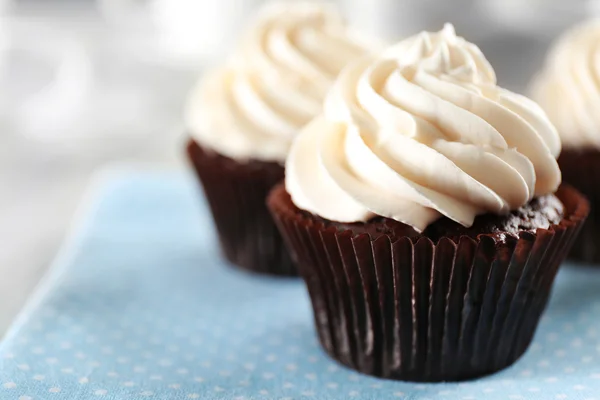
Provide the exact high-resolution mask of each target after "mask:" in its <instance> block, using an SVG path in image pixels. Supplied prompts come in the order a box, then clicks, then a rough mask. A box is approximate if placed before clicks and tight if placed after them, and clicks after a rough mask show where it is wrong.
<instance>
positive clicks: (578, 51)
mask: <svg viewBox="0 0 600 400" xmlns="http://www.w3.org/2000/svg"><path fill="white" fill-rule="evenodd" d="M598 43H600V20H592V21H587V22H585V23H583V24H581V25H580V26H576V27H575V28H573V29H571V30H570V31H568V32H567V33H565V34H564V35H563V37H562V38H560V39H559V40H558V42H557V43H556V44H555V45H554V47H553V48H552V50H551V51H550V53H549V55H548V57H547V60H546V65H545V67H544V69H543V70H542V71H541V73H540V74H538V75H537V76H536V78H535V79H534V81H533V84H532V96H533V98H534V99H535V100H536V101H537V102H538V103H539V104H540V105H541V106H542V108H544V110H545V111H546V113H547V114H548V117H549V118H550V120H551V121H552V122H553V123H554V125H555V126H556V128H557V130H558V133H559V135H560V137H561V141H562V143H563V150H562V152H561V154H560V157H559V158H558V163H559V165H560V168H561V170H562V174H563V181H564V182H566V183H568V184H570V185H572V186H573V187H575V188H577V189H578V190H579V191H580V192H581V193H583V194H584V195H585V196H587V198H588V199H589V201H590V203H591V211H590V216H589V217H588V219H587V222H586V223H585V225H584V226H583V228H582V232H581V237H580V239H579V240H577V242H576V243H575V244H574V245H573V250H572V251H571V253H570V255H569V258H571V259H573V260H576V261H581V262H587V263H594V264H597V263H600V246H598V242H599V241H600V189H597V188H598V187H599V183H600V114H599V113H598V109H599V108H600V58H599V57H598Z"/></svg>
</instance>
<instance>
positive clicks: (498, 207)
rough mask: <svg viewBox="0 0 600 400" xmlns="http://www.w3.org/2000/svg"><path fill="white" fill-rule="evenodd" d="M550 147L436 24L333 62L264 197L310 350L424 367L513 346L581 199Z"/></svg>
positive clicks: (540, 126) (418, 375)
mask: <svg viewBox="0 0 600 400" xmlns="http://www.w3.org/2000/svg"><path fill="white" fill-rule="evenodd" d="M559 151H560V141H559V138H558V135H557V133H556V131H555V129H554V127H553V125H552V124H551V123H550V121H549V120H548V118H547V117H546V115H545V114H544V112H543V111H542V110H541V109H540V108H539V107H538V106H537V105H536V104H535V103H534V102H532V101H531V100H529V99H527V98H525V97H523V96H520V95H517V94H515V93H512V92H509V91H507V90H504V89H502V88H500V87H498V86H497V84H496V77H495V74H494V70H493V69H492V67H491V66H490V64H489V63H488V61H487V60H486V58H485V57H484V55H483V54H482V53H481V51H480V50H479V49H478V48H477V47H476V46H475V45H474V44H471V43H469V42H467V41H465V40H464V39H463V38H460V37H457V36H456V34H455V32H454V29H453V27H452V26H451V25H446V26H445V27H444V29H443V30H442V31H441V32H437V33H428V32H424V33H420V34H418V35H416V36H414V37H411V38H408V39H406V40H404V41H402V42H400V43H399V44H398V45H396V46H394V47H391V48H390V49H388V50H387V51H384V52H383V53H381V54H380V55H379V56H377V57H374V58H368V59H364V60H361V61H359V62H356V63H353V64H351V65H350V66H348V67H347V68H345V69H344V70H343V71H342V73H341V74H340V76H339V78H338V80H337V81H336V83H335V84H334V86H333V88H332V89H331V91H330V93H329V94H328V96H327V100H326V103H325V107H324V111H323V113H322V115H319V116H318V117H316V118H315V119H314V120H313V121H311V122H310V123H309V124H308V125H307V126H306V128H305V129H303V130H302V131H301V132H300V134H299V135H298V137H297V138H296V140H295V141H294V143H293V145H292V148H291V150H290V154H289V156H288V159H287V163H286V178H285V184H280V185H278V186H276V187H275V188H274V189H273V191H272V192H271V193H270V195H269V199H268V205H269V207H270V209H271V212H272V213H273V216H274V217H275V220H276V222H277V225H278V226H279V228H280V230H281V232H282V234H283V236H284V238H285V240H286V243H287V245H288V247H289V248H290V250H291V253H292V256H293V258H294V259H295V260H297V262H298V268H299V271H300V273H301V275H302V277H303V278H304V280H305V281H306V284H307V287H308V291H309V294H310V298H311V301H312V306H313V310H314V316H315V324H316V329H317V331H318V335H319V339H320V342H321V344H322V346H323V348H324V349H325V351H326V352H327V353H328V354H329V355H330V356H331V357H332V358H334V359H335V360H337V361H339V362H340V363H342V364H345V365H347V366H348V367H350V368H353V369H356V370H358V371H360V372H363V373H366V374H369V375H375V376H380V377H385V378H391V379H400V380H411V381H427V382H433V381H457V380H464V379H469V378H475V377H479V376H482V375H486V374H489V373H492V372H495V371H498V370H500V369H502V368H504V367H506V366H508V365H510V364H512V363H513V362H514V361H515V360H517V359H518V358H519V357H520V356H521V355H522V354H523V353H524V352H525V350H526V349H527V347H528V345H529V343H530V342H531V339H532V337H533V334H534V332H535V329H536V326H537V324H538V321H539V318H540V315H541V313H542V311H543V309H544V307H545V305H546V302H547V300H548V296H549V294H550V289H551V286H552V283H553V281H554V277H555V275H556V272H557V269H558V267H559V265H560V263H561V262H562V261H563V259H564V258H565V256H566V253H567V251H568V250H569V249H570V247H571V244H572V242H573V240H574V238H575V235H576V234H577V233H578V229H579V227H580V226H581V224H582V222H583V221H584V219H585V217H586V215H587V213H588V204H587V201H586V200H585V198H584V197H583V196H582V195H580V194H579V193H578V192H577V191H576V190H575V189H572V188H571V187H569V186H560V183H561V173H560V170H559V168H558V165H557V162H556V159H555V157H556V155H557V154H558V153H559Z"/></svg>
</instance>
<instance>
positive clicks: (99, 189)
mask: <svg viewBox="0 0 600 400" xmlns="http://www.w3.org/2000/svg"><path fill="white" fill-rule="evenodd" d="M89 197H90V200H88V201H87V204H86V206H85V207H84V210H86V211H85V212H84V215H83V217H82V223H80V224H79V226H78V227H77V228H76V229H74V231H73V233H72V235H71V237H70V239H69V240H68V241H67V243H66V244H65V246H64V248H63V251H62V253H61V255H60V257H59V258H58V260H57V261H56V263H55V265H54V266H53V268H52V270H51V273H50V275H49V276H48V277H47V278H46V279H45V280H44V283H43V284H42V285H41V287H40V288H39V289H38V290H37V292H36V294H35V295H34V297H33V299H32V301H31V302H30V303H29V305H28V306H27V307H26V308H25V310H24V311H23V313H22V314H21V316H20V317H19V318H18V320H17V322H16V323H15V324H14V325H13V326H12V328H11V329H10V332H9V333H8V335H7V337H6V339H5V340H4V342H3V343H2V344H1V346H0V399H3V400H4V399H7V400H9V399H15V400H17V399H18V400H32V399H36V400H37V399H77V400H82V399H83V400H85V399H182V400H183V399H224V400H225V399H226V400H233V399H236V400H249V399H288V400H289V399H325V400H326V399H353V398H356V399H419V400H426V399H449V400H451V399H452V400H453V399H464V400H467V399H473V400H474V399H486V400H496V399H502V400H507V399H508V400H516V399H532V400H535V399H539V400H549V399H550V400H553V399H561V400H592V399H597V400H600V318H599V317H600V290H599V289H600V268H599V269H598V270H595V269H593V268H583V267H572V266H564V267H563V270H562V272H561V273H560V275H559V278H558V281H557V283H556V286H555V290H554V294H553V298H552V302H551V304H550V306H549V308H548V310H547V312H546V315H545V317H544V318H543V320H542V323H541V325H540V327H539V329H538V332H537V336H536V339H535V342H534V343H533V345H532V346H531V348H530V350H529V351H528V352H527V353H526V355H525V356H524V357H523V358H522V359H521V360H520V361H518V362H517V363H516V364H515V365H514V366H513V367H511V368H509V369H507V370H505V371H503V372H501V373H498V374H496V375H493V376H490V377H487V378H484V379H480V380H477V381H473V382H465V383H459V384H455V383H451V384H414V383H403V382H392V381H385V380H380V379H376V378H371V377H366V376H362V375H360V374H357V373H354V372H352V371H350V370H348V369H346V368H344V367H341V366H339V365H338V364H336V363H335V362H333V361H331V360H330V359H329V358H328V357H326V356H325V355H324V354H323V352H322V351H321V349H320V348H319V345H318V343H317V341H316V337H315V333H314V330H313V322H312V315H311V312H310V307H309V302H308V297H307V295H306V293H305V290H304V286H303V284H302V282H301V281H299V280H290V279H274V278H265V277H257V276H252V275H248V274H246V273H243V272H239V271H236V270H234V269H232V268H229V267H228V266H227V265H225V264H224V263H223V261H222V260H220V258H219V256H218V251H217V250H216V248H215V247H216V246H215V245H216V242H215V239H214V237H213V232H212V227H211V225H210V219H209V216H208V214H207V211H206V209H205V205H204V203H203V202H202V201H201V197H200V196H199V192H198V190H197V186H196V182H195V181H194V180H193V178H192V177H190V176H188V175H186V174H183V173H175V172H171V173H167V172H164V173H163V172H145V173H144V172H122V173H112V174H108V175H105V176H104V178H102V179H100V180H99V183H97V184H96V185H95V189H93V190H92V194H91V195H90V196H89ZM5 279H10V277H5Z"/></svg>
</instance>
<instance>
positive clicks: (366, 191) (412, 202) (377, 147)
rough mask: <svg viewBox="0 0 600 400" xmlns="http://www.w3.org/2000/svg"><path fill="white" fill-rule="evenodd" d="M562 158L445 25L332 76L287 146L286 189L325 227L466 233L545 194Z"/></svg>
mask: <svg viewBox="0 0 600 400" xmlns="http://www.w3.org/2000/svg"><path fill="white" fill-rule="evenodd" d="M560 148H561V143H560V140H559V137H558V134H557V133H556V130H555V128H554V127H553V125H552V124H551V122H550V121H549V119H548V118H547V116H546V115H545V113H544V112H543V111H542V109H541V108H540V107H539V106H538V105H537V104H536V103H534V102H533V101H531V100H529V99H527V98H525V97H523V96H520V95H518V94H515V93H512V92H510V91H507V90H504V89H502V88H500V87H498V86H497V84H496V76H495V73H494V70H493V69H492V67H491V66H490V64H489V63H488V61H487V60H486V58H485V57H484V55H483V54H482V53H481V51H480V50H479V48H478V47H477V46H475V45H474V44H471V43H469V42H467V41H465V40H464V39H463V38H460V37H457V36H456V34H455V32H454V28H453V27H452V25H449V24H448V25H446V26H445V27H444V29H443V30H442V31H440V32H437V33H428V32H424V33H421V34H418V35H416V36H413V37H411V38H408V39H406V40H404V41H402V42H400V43H399V44H397V45H395V46H393V47H391V48H389V49H388V50H386V51H384V52H383V53H381V54H380V55H379V56H376V57H366V58H364V59H362V60H360V61H358V62H355V63H352V64H351V65H349V66H348V67H347V68H345V69H344V70H343V71H342V73H341V74H340V76H339V78H338V80H337V81H336V83H335V84H334V86H333V88H332V89H331V91H330V93H329V95H328V96H327V100H326V103H325V108H324V112H323V113H322V114H321V115H319V116H318V117H317V118H315V119H314V120H312V122H311V123H310V124H309V125H307V127H306V128H305V129H303V130H302V131H301V133H300V134H299V135H298V137H297V138H296V140H295V141H294V144H293V145H292V149H291V150H290V154H289V156H288V159H287V162H286V189H287V191H288V192H289V193H290V195H291V197H292V201H293V202H294V203H295V204H296V206H298V207H299V208H301V209H304V210H306V211H309V212H311V213H313V214H316V215H318V216H320V217H323V218H326V219H329V220H333V221H338V222H358V221H366V220H368V219H370V218H372V217H374V216H383V217H388V218H392V219H395V220H397V221H400V222H403V223H406V224H408V225H411V226H413V227H414V228H415V229H416V230H418V231H422V230H424V229H425V228H426V227H427V225H429V224H430V223H431V222H433V221H435V220H437V219H438V218H440V217H441V216H447V217H448V218H450V219H452V220H454V221H457V222H458V223H460V224H462V225H464V226H470V225H471V224H472V223H473V220H474V218H475V216H476V215H478V214H483V213H488V212H491V213H497V214H504V213H507V212H509V211H510V210H513V209H517V208H519V207H520V206H522V205H524V204H526V203H527V202H528V201H530V200H531V199H532V198H533V197H534V196H538V195H543V194H547V193H552V192H554V191H555V190H556V189H557V188H558V186H559V184H560V181H561V174H560V170H559V168H558V165H557V162H556V157H557V156H558V154H559V152H560Z"/></svg>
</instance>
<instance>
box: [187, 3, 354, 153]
mask: <svg viewBox="0 0 600 400" xmlns="http://www.w3.org/2000/svg"><path fill="white" fill-rule="evenodd" d="M365 49H366V45H365V44H364V43H363V42H362V41H361V40H360V39H358V38H357V37H356V35H355V34H354V33H353V32H351V31H350V30H349V29H348V28H347V27H346V26H345V24H344V22H343V20H342V18H341V16H340V15H339V14H338V12H337V11H336V10H335V9H334V8H333V7H330V6H327V5H324V4H317V3H310V2H307V3H304V2H294V3H292V2H290V3H278V4H272V5H270V6H269V7H267V8H266V9H265V10H263V12H262V13H261V14H260V15H259V17H258V19H257V21H256V22H255V24H254V25H252V26H251V28H250V30H249V31H248V32H246V33H245V38H244V40H243V41H242V42H241V45H240V48H239V49H238V52H237V53H236V54H234V55H233V57H232V58H231V59H230V60H229V62H228V63H227V64H226V65H225V66H223V67H221V68H218V69H215V70H213V71H212V72H210V73H208V74H206V76H205V77H204V79H203V80H202V81H201V82H200V84H199V86H198V87H197V88H196V89H195V90H194V91H193V93H192V96H191V99H190V101H189V104H188V108H187V118H186V119H187V125H188V129H189V130H190V131H191V133H192V135H194V138H195V139H196V140H197V141H198V142H199V143H200V144H202V145H204V146H207V147H209V148H212V149H213V150H215V151H217V152H218V153H221V154H223V155H226V156H228V157H231V158H234V159H237V160H248V159H255V160H263V161H278V162H281V163H283V161H284V160H285V157H286V156H287V153H288V150H289V147H290V144H291V141H292V139H293V137H294V136H295V135H296V133H297V132H298V131H299V129H300V128H302V127H303V126H304V125H305V124H306V123H307V122H308V121H310V120H311V119H312V118H313V117H314V116H316V115H317V114H318V113H319V112H321V110H322V104H323V100H324V98H325V95H326V93H327V91H328V90H329V88H330V86H331V85H332V84H333V82H334V81H335V78H336V77H337V75H338V73H339V72H340V71H341V69H342V68H343V67H344V66H346V64H348V62H350V61H353V60H356V59H357V58H359V57H360V56H362V55H363V54H364V53H365V51H366V50H365Z"/></svg>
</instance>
